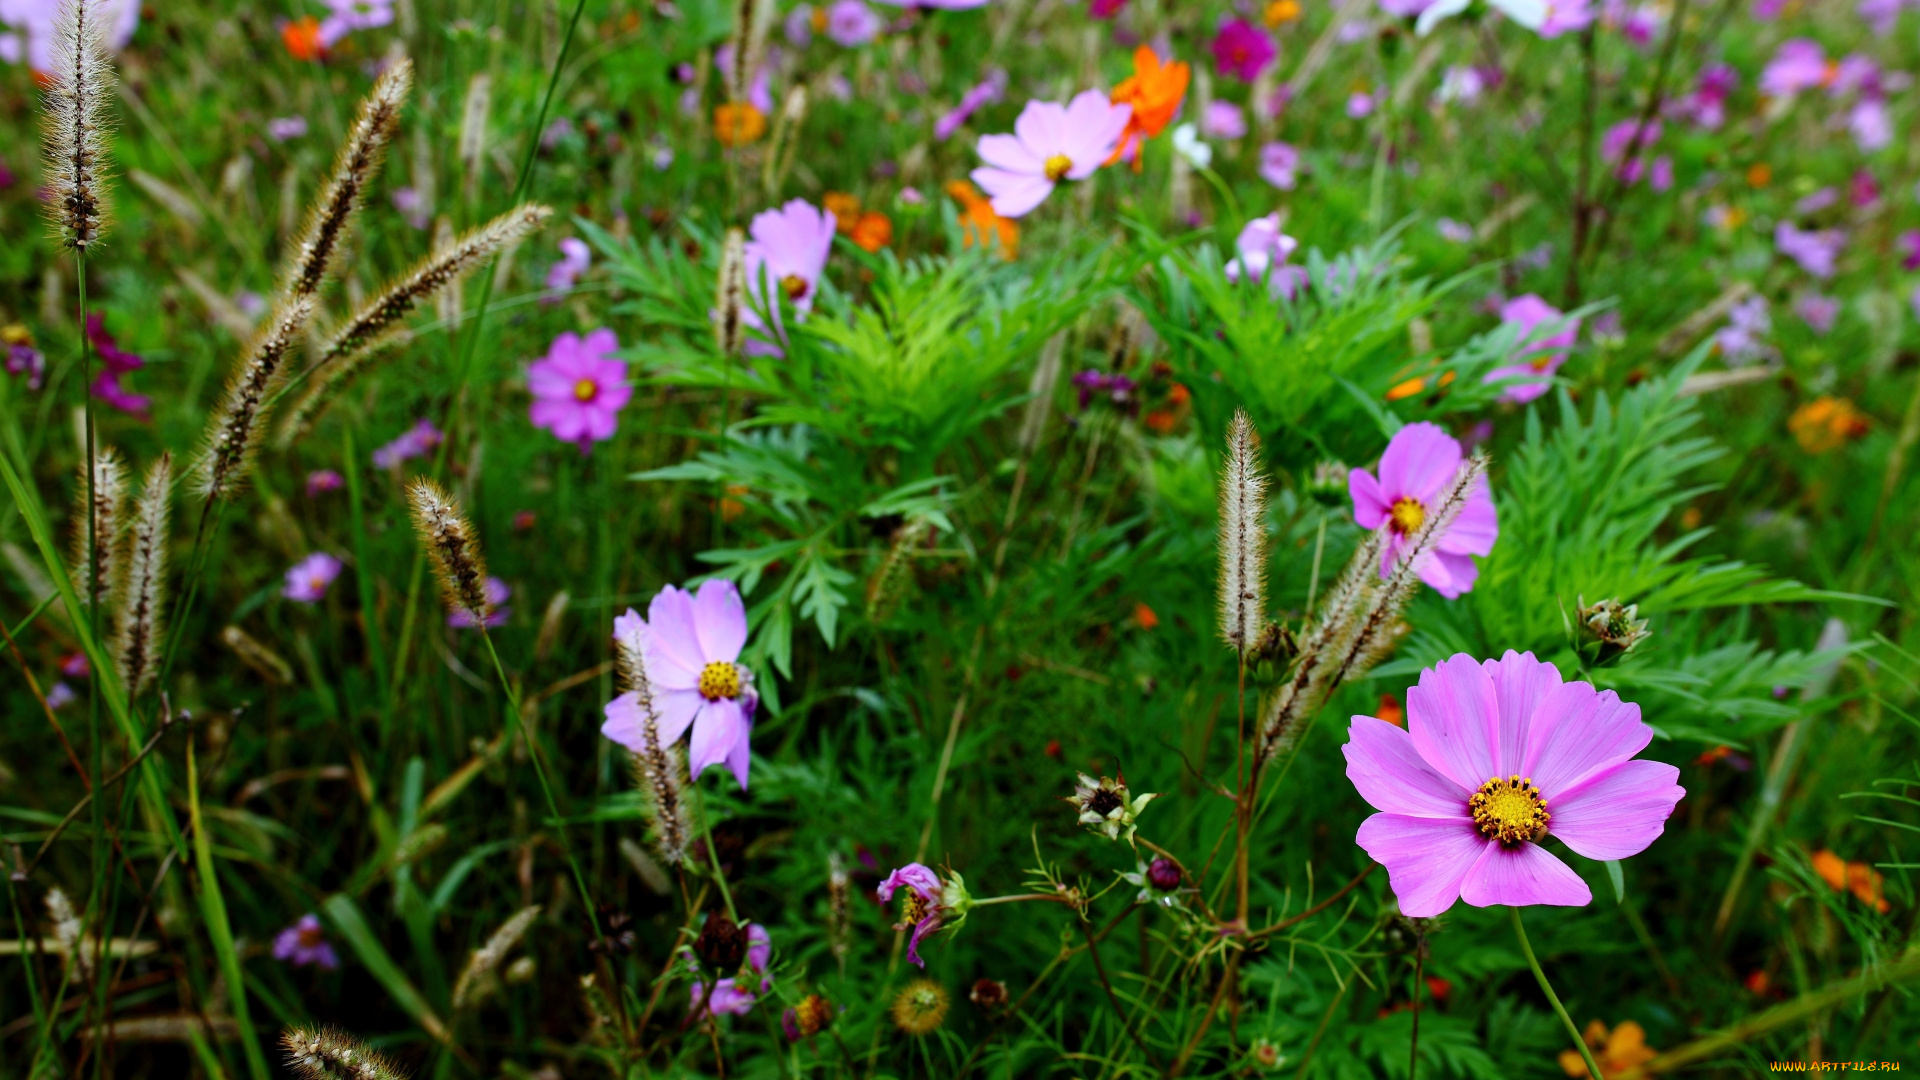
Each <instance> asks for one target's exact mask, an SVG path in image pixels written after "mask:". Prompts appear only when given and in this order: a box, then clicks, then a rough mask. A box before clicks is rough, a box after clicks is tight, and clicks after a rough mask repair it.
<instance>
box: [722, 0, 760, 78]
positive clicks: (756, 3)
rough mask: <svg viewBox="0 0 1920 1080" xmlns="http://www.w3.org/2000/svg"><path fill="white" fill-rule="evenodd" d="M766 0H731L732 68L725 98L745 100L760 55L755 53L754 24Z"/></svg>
mask: <svg viewBox="0 0 1920 1080" xmlns="http://www.w3.org/2000/svg"><path fill="white" fill-rule="evenodd" d="M766 2H767V0H733V40H732V42H731V44H732V45H733V69H732V70H731V71H728V72H727V100H728V101H731V102H734V103H736V104H737V103H739V102H743V101H745V100H747V88H748V87H749V86H751V85H752V83H753V69H754V68H755V67H756V66H758V64H759V60H760V57H759V56H757V55H755V54H756V52H757V51H758V50H756V49H755V48H754V38H755V29H756V27H755V24H756V23H758V22H759V21H760V10H759V9H760V7H761V6H762V5H763V4H764V3H766Z"/></svg>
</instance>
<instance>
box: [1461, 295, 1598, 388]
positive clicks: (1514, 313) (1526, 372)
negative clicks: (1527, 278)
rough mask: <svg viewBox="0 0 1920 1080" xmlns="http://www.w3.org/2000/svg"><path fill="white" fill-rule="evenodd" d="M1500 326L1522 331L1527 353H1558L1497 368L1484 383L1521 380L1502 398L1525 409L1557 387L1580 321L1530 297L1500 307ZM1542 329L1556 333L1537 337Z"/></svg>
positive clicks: (1522, 340)
mask: <svg viewBox="0 0 1920 1080" xmlns="http://www.w3.org/2000/svg"><path fill="white" fill-rule="evenodd" d="M1563 320H1565V321H1563ZM1500 324H1501V325H1502V326H1517V327H1519V328H1520V342H1521V344H1522V345H1523V346H1526V351H1534V352H1538V351H1539V350H1541V349H1553V350H1556V351H1553V352H1548V353H1543V354H1540V355H1536V356H1534V357H1533V358H1532V359H1529V360H1525V361H1521V362H1520V363H1515V364H1507V365H1504V366H1502V367H1497V368H1494V369H1493V370H1492V371H1489V372H1487V375H1486V378H1485V379H1484V380H1482V381H1484V382H1490V383H1497V382H1502V381H1505V380H1518V381H1515V382H1512V383H1510V384H1509V385H1508V386H1507V388H1506V390H1505V392H1503V393H1502V394H1501V395H1500V397H1501V400H1503V401H1511V402H1514V403H1516V404H1521V405H1524V404H1526V403H1527V402H1529V401H1532V400H1534V399H1535V398H1537V397H1539V396H1540V395H1542V394H1544V393H1546V392H1547V387H1549V386H1551V385H1552V384H1553V373H1554V372H1556V371H1559V370H1560V365H1561V364H1564V363H1566V362H1567V354H1566V350H1567V349H1569V348H1571V347H1572V346H1573V343H1574V341H1575V340H1576V339H1577V338H1578V337H1579V336H1580V320H1579V319H1571V320H1567V319H1566V316H1565V315H1563V314H1562V313H1561V311H1560V309H1559V308H1556V307H1554V306H1553V305H1552V304H1549V303H1547V302H1546V301H1545V300H1542V299H1540V297H1538V296H1536V295H1534V294H1533V293H1528V294H1526V295H1525V296H1516V297H1514V298H1513V299H1511V300H1509V301H1507V302H1506V303H1504V304H1502V305H1500ZM1542 326H1545V327H1547V328H1548V329H1551V330H1553V333H1552V334H1550V335H1547V336H1536V334H1535V331H1537V330H1539V329H1540V328H1541V327H1542Z"/></svg>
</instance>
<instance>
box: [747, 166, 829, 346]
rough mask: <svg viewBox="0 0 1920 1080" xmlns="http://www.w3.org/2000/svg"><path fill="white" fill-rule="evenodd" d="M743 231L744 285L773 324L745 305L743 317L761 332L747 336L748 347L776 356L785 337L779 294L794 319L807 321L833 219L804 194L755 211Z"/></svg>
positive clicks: (825, 268) (821, 272)
mask: <svg viewBox="0 0 1920 1080" xmlns="http://www.w3.org/2000/svg"><path fill="white" fill-rule="evenodd" d="M747 232H748V240H747V248H746V257H747V290H748V291H749V292H751V293H752V294H753V300H754V304H755V305H756V306H757V308H759V309H762V310H765V311H766V312H767V313H768V314H769V315H771V316H772V317H773V328H772V329H771V330H769V329H768V328H767V325H766V323H765V322H764V321H763V320H762V319H761V318H760V311H759V310H755V308H754V307H749V308H748V309H747V311H746V312H744V313H743V318H744V321H745V322H746V324H747V326H748V327H749V328H751V329H753V330H757V331H759V332H760V334H761V335H762V336H761V337H757V338H753V339H750V340H748V342H747V345H746V352H747V355H749V356H779V355H781V352H782V349H781V346H780V343H782V342H784V341H785V340H786V327H785V324H784V323H783V322H782V321H781V320H782V316H781V314H780V303H779V298H780V297H782V296H784V297H785V298H786V301H787V303H788V304H789V305H791V306H792V308H793V310H794V316H795V318H796V319H798V320H805V319H806V317H807V313H808V312H811V311H812V310H813V300H814V297H815V296H816V295H818V292H819V285H820V277H821V275H823V274H825V273H826V272H827V256H828V255H829V254H830V253H832V251H833V234H834V218H833V215H832V214H829V213H827V212H826V211H825V210H822V209H820V208H819V207H817V206H814V205H813V204H812V203H809V202H807V201H806V200H805V199H794V200H792V201H790V202H788V203H787V204H786V205H785V206H782V207H780V208H779V209H777V210H762V211H761V212H759V213H758V214H755V215H753V223H752V224H751V225H750V226H749V227H748V230H747ZM776 290H777V291H776Z"/></svg>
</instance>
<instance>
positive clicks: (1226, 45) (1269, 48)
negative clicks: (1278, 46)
mask: <svg viewBox="0 0 1920 1080" xmlns="http://www.w3.org/2000/svg"><path fill="white" fill-rule="evenodd" d="M1273 55H1274V49H1273V39H1271V38H1269V37H1267V35H1266V34H1264V33H1262V32H1261V31H1260V28H1259V27H1257V26H1255V25H1253V24H1252V23H1250V22H1248V21H1247V20H1245V19H1228V20H1227V21H1226V22H1224V23H1222V24H1221V25H1220V32H1219V33H1217V34H1215V35H1214V37H1213V65H1214V69H1215V70H1217V71H1218V72H1219V73H1220V74H1222V75H1232V76H1233V77H1234V78H1236V79H1239V80H1240V81H1241V82H1252V81H1253V80H1255V79H1257V78H1259V77H1260V72H1261V71H1262V70H1264V69H1265V68H1266V66H1267V65H1268V64H1270V63H1272V62H1273Z"/></svg>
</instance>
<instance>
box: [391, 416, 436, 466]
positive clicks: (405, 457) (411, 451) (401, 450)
mask: <svg viewBox="0 0 1920 1080" xmlns="http://www.w3.org/2000/svg"><path fill="white" fill-rule="evenodd" d="M444 438H446V436H445V435H444V434H442V433H441V431H440V429H439V428H437V427H435V426H433V421H431V420H427V419H425V418H422V419H420V420H417V421H415V422H414V425H413V426H412V427H410V428H408V429H407V430H406V431H404V432H402V433H401V434H400V437H399V438H397V439H394V440H393V441H392V442H390V443H388V444H386V445H385V446H382V447H380V448H379V449H378V450H375V451H374V452H373V464H374V467H375V468H378V469H392V468H397V467H399V465H400V463H401V462H403V461H412V460H413V459H414V458H418V457H426V456H427V455H428V454H430V453H432V452H433V448H434V447H436V446H439V445H440V440H442V439H444Z"/></svg>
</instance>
